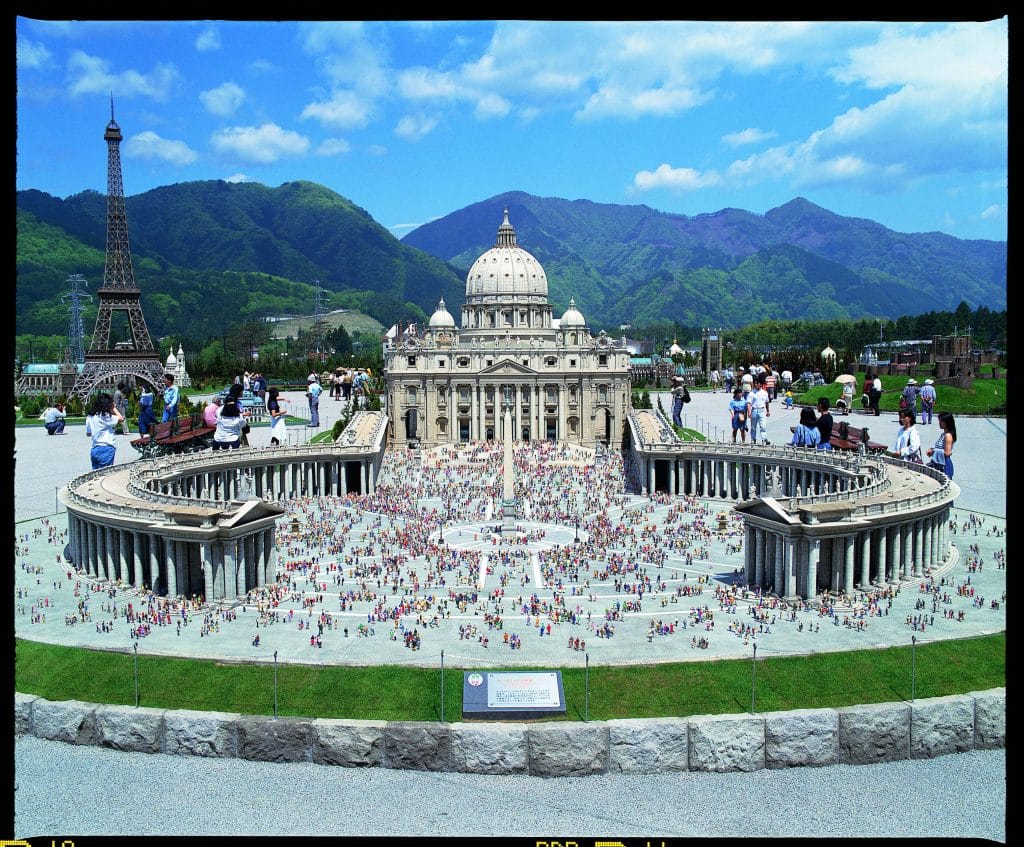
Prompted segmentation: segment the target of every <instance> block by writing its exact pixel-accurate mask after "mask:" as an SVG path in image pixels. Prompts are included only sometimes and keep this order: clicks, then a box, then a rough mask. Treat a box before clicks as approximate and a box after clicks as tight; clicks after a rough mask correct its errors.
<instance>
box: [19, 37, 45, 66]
mask: <svg viewBox="0 0 1024 847" xmlns="http://www.w3.org/2000/svg"><path fill="white" fill-rule="evenodd" d="M16 49H17V63H18V67H19V68H22V69H26V68H45V67H46V66H47V65H49V64H50V58H51V57H52V54H51V53H50V51H49V50H47V49H46V45H44V44H41V43H40V42H38V41H29V40H28V39H27V38H25V37H24V36H21V35H19V36H18V41H17V48H16Z"/></svg>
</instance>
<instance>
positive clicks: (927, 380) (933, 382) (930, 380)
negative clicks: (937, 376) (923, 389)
mask: <svg viewBox="0 0 1024 847" xmlns="http://www.w3.org/2000/svg"><path fill="white" fill-rule="evenodd" d="M924 384H925V385H935V380H934V379H926V380H925V381H924Z"/></svg>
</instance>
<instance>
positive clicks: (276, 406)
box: [267, 387, 288, 445]
mask: <svg viewBox="0 0 1024 847" xmlns="http://www.w3.org/2000/svg"><path fill="white" fill-rule="evenodd" d="M279 394H280V392H279V390H278V389H277V388H276V387H274V388H269V389H267V412H268V413H269V414H270V443H271V444H273V445H280V444H283V443H284V442H286V441H287V440H288V425H287V424H286V423H285V418H284V410H283V409H282V408H281V401H280V400H278V395H279Z"/></svg>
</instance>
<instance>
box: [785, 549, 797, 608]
mask: <svg viewBox="0 0 1024 847" xmlns="http://www.w3.org/2000/svg"><path fill="white" fill-rule="evenodd" d="M799 540H800V539H799V538H794V537H792V536H788V537H786V538H785V539H783V545H784V557H785V562H784V564H783V569H784V573H785V586H786V591H785V595H784V596H785V597H786V598H787V599H791V600H795V599H796V597H797V593H796V583H797V579H796V566H797V554H796V551H797V549H798V548H797V545H798V543H799Z"/></svg>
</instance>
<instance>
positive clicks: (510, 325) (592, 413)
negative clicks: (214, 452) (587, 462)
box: [384, 210, 630, 446]
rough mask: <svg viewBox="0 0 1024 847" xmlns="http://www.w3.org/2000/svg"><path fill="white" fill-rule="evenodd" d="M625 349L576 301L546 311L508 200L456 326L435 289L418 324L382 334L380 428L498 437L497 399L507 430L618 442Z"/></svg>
mask: <svg viewBox="0 0 1024 847" xmlns="http://www.w3.org/2000/svg"><path fill="white" fill-rule="evenodd" d="M629 356H630V354H629V351H628V350H627V349H626V345H625V342H624V341H622V340H615V339H612V338H610V337H609V336H608V335H606V334H605V332H604V331H603V330H602V331H601V332H600V333H598V334H597V335H596V336H595V335H592V334H591V332H590V330H589V329H588V327H587V323H586V320H585V319H584V317H583V315H582V314H581V313H580V311H579V310H578V309H577V308H576V305H575V302H573V301H570V303H569V308H568V309H567V310H566V311H565V313H564V314H563V315H562V317H561V318H555V317H554V316H553V315H552V309H551V304H550V303H549V302H548V280H547V276H546V275H545V273H544V268H542V267H541V265H540V263H539V262H538V261H537V260H536V259H535V258H534V257H533V256H532V255H530V253H529V252H527V251H526V250H524V249H523V248H522V247H520V246H519V245H518V244H517V243H516V233H515V230H514V229H513V227H512V224H511V223H509V220H508V211H507V210H506V211H505V215H504V220H503V221H502V224H501V226H499V227H498V236H497V240H496V242H495V244H494V247H492V248H491V249H490V250H487V251H486V252H485V253H484V254H483V255H481V256H480V258H478V259H477V260H476V262H474V263H473V266H472V267H471V268H470V270H469V274H468V276H467V277H466V300H465V303H464V305H463V307H462V321H461V327H460V326H457V325H456V322H455V318H454V317H453V316H452V314H451V313H450V312H449V311H448V309H447V307H446V306H445V303H444V300H442V301H441V302H440V303H438V305H437V309H436V311H435V312H434V314H433V315H432V316H431V318H430V321H429V323H428V324H427V326H426V327H424V328H422V329H411V330H407V331H406V332H401V333H394V334H393V335H391V336H389V337H388V339H387V340H386V342H385V347H384V369H385V384H386V392H387V409H388V418H389V429H390V432H389V437H390V440H392V441H394V442H397V443H406V442H418V443H420V444H423V445H424V446H433V445H437V444H446V443H460V442H469V441H484V440H491V439H501V438H504V435H505V433H504V430H503V427H504V424H503V419H504V413H505V410H506V408H507V409H508V410H509V411H510V412H511V419H512V437H513V438H514V439H515V440H517V441H520V440H522V441H530V440H536V439H542V440H556V441H566V442H570V443H575V444H581V445H584V446H594V445H595V444H597V443H598V442H601V443H604V444H618V443H619V442H620V441H621V439H622V436H623V428H624V426H625V421H626V415H627V414H628V412H629V408H630V396H629V389H630V383H629Z"/></svg>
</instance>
